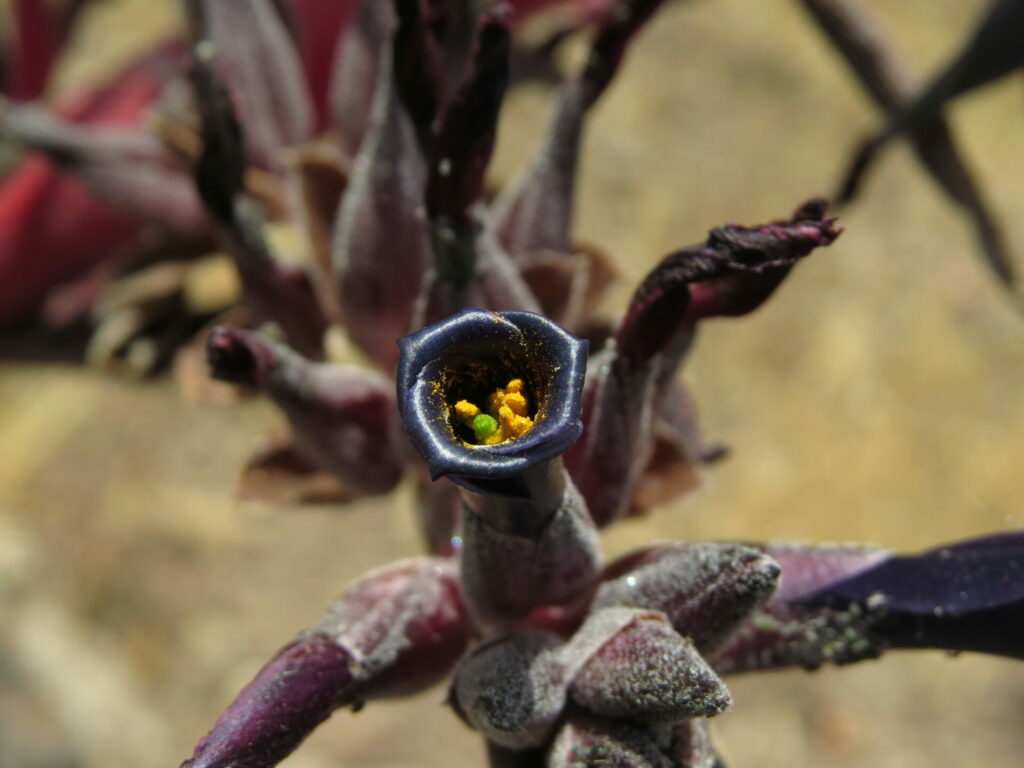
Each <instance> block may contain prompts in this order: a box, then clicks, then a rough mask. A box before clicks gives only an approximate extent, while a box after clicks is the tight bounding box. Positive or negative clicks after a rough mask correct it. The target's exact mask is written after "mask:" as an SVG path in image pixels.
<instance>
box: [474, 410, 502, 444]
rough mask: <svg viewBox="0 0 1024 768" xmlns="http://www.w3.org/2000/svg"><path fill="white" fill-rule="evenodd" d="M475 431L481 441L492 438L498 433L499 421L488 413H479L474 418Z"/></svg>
mask: <svg viewBox="0 0 1024 768" xmlns="http://www.w3.org/2000/svg"><path fill="white" fill-rule="evenodd" d="M473 431H474V432H476V436H477V438H478V439H480V440H483V439H484V438H487V437H490V436H491V435H493V434H494V433H495V432H497V431H498V420H497V419H496V418H494V417H493V416H488V415H487V414H486V413H478V414H477V415H476V416H474V417H473Z"/></svg>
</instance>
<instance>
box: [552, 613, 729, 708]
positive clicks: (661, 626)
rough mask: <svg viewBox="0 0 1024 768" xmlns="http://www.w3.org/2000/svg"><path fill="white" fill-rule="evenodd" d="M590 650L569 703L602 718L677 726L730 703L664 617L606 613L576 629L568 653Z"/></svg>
mask: <svg viewBox="0 0 1024 768" xmlns="http://www.w3.org/2000/svg"><path fill="white" fill-rule="evenodd" d="M595 640H596V641H598V642H600V643H601V644H600V645H599V646H598V647H597V648H596V649H594V650H593V652H592V653H591V654H590V655H589V657H588V658H587V659H586V661H585V663H584V664H583V665H582V667H581V668H580V669H579V671H578V672H577V673H576V674H575V676H574V677H573V678H572V683H571V684H570V687H569V694H570V696H571V697H572V699H573V700H574V701H575V702H577V703H578V704H580V705H581V706H583V707H585V708H586V709H588V710H590V711H591V712H593V713H595V714H597V715H601V716H603V717H609V718H615V719H626V720H632V721H636V722H642V723H652V724H653V723H675V722H679V721H681V720H686V719H690V718H694V717H712V716H714V715H717V714H720V713H721V712H723V711H725V709H726V708H727V707H728V706H729V705H730V704H731V703H732V699H731V697H730V696H729V692H728V691H727V690H726V688H725V684H724V683H722V681H721V680H719V679H718V676H717V675H715V673H714V672H713V671H712V670H711V668H710V667H709V666H708V664H707V662H705V661H704V659H703V658H701V655H700V654H699V653H698V652H697V650H696V649H695V648H694V647H693V644H692V643H691V642H690V641H689V640H687V639H685V638H683V637H681V636H680V635H679V634H678V633H677V632H676V631H675V630H673V629H672V626H671V624H669V622H668V619H667V618H666V617H665V615H664V614H663V613H660V612H656V611H640V610H634V609H630V608H605V609H603V610H599V611H597V612H596V613H595V614H593V615H592V616H591V617H590V618H589V619H587V621H586V622H585V623H584V624H583V626H582V627H581V628H580V629H579V631H578V632H577V633H576V635H575V636H574V637H573V639H572V641H570V643H569V644H567V646H566V652H567V653H569V654H574V653H575V652H576V649H577V648H579V649H581V650H582V649H584V648H587V647H588V646H593V645H595V644H596V643H595Z"/></svg>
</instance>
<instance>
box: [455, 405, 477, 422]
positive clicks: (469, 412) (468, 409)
mask: <svg viewBox="0 0 1024 768" xmlns="http://www.w3.org/2000/svg"><path fill="white" fill-rule="evenodd" d="M479 413H480V409H479V408H477V407H476V406H475V405H473V404H472V403H471V402H469V400H459V402H457V403H456V404H455V414H456V415H457V416H458V417H459V419H460V420H461V421H469V420H471V419H473V417H475V416H476V415H478V414H479Z"/></svg>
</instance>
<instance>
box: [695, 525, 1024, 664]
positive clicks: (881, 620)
mask: <svg viewBox="0 0 1024 768" xmlns="http://www.w3.org/2000/svg"><path fill="white" fill-rule="evenodd" d="M766 551H767V552H768V553H769V554H770V555H771V556H772V557H773V558H774V559H776V560H777V561H778V562H779V563H780V565H781V566H782V570H783V582H782V583H783V586H782V588H781V589H780V590H779V593H778V594H777V595H776V596H775V597H774V598H773V599H772V600H770V601H769V602H768V603H767V604H766V605H765V606H764V607H763V608H762V609H761V610H760V611H759V612H758V613H757V614H755V616H754V617H753V618H752V619H751V621H750V622H748V623H747V624H745V625H744V626H742V627H741V628H740V629H739V630H738V631H737V632H736V634H735V635H734V636H733V638H732V639H731V640H730V641H729V642H728V643H727V644H726V645H725V646H724V647H723V648H722V650H721V651H720V652H719V653H718V654H717V655H716V656H715V657H714V659H713V661H714V666H715V668H716V669H718V670H719V671H722V672H743V671H749V670H756V669H771V668H777V667H789V666H802V667H805V668H809V669H813V668H815V667H817V666H819V665H821V664H822V663H824V662H829V661H831V662H834V663H837V664H843V663H849V662H854V661H860V660H862V659H867V658H874V657H876V656H878V655H880V654H881V653H882V652H883V651H885V650H888V649H891V648H941V649H945V650H949V651H976V652H980V653H992V654H997V655H1001V656H1009V657H1013V658H1024V631H1022V627H1024V533H1022V532H1020V531H1017V532H1010V533H1001V534H994V535H992V536H986V537H982V538H979V539H973V540H970V541H965V542H960V543H955V544H950V545H946V546H942V547H937V548H935V549H931V550H928V551H926V552H924V553H922V554H920V555H894V554H892V553H891V552H888V551H886V550H882V549H869V548H863V549H854V548H848V547H847V548H843V547H810V546H808V547H767V548H766Z"/></svg>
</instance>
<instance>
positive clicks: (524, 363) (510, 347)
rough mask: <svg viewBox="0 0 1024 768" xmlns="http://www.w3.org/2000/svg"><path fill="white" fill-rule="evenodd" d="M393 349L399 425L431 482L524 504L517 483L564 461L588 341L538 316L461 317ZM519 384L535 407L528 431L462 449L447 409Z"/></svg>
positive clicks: (576, 427) (575, 429)
mask: <svg viewBox="0 0 1024 768" xmlns="http://www.w3.org/2000/svg"><path fill="white" fill-rule="evenodd" d="M398 346H399V349H400V359H399V365H398V405H399V409H400V410H401V413H402V420H403V423H404V425H405V428H406V430H407V431H408V433H409V436H410V437H411V438H412V442H413V444H414V445H415V446H416V449H417V450H418V451H419V453H420V455H421V456H422V457H423V458H424V460H425V461H426V462H427V465H428V466H429V468H430V474H431V477H433V478H435V479H436V478H439V477H449V478H450V479H452V480H453V481H455V482H456V483H458V484H459V485H461V486H463V487H464V488H467V489H469V490H471V491H475V492H479V493H502V494H507V495H512V496H520V497H522V496H523V495H525V494H526V489H525V487H523V485H522V484H521V483H520V482H517V481H518V480H519V479H520V478H521V476H522V474H523V473H524V472H526V471H527V470H528V469H531V468H533V467H536V466H537V465H540V464H543V463H545V462H548V461H550V460H551V459H553V458H555V457H556V456H558V455H560V454H561V453H563V452H564V451H565V450H566V449H567V448H568V447H569V446H570V445H572V444H573V442H575V440H576V438H578V437H579V435H580V432H581V431H582V429H583V425H582V423H581V422H580V393H581V390H582V388H583V376H584V368H585V365H586V356H587V342H586V341H582V340H580V339H577V338H575V337H573V336H570V335H569V334H568V333H566V332H565V331H564V330H562V329H561V328H560V327H558V326H557V325H555V324H554V323H552V322H551V321H549V320H546V319H545V318H543V317H541V316H540V315H534V314H531V313H528V312H504V313H500V314H498V313H493V312H482V311H479V310H466V311H464V312H461V313H459V314H458V315H455V316H454V317H451V318H449V319H448V320H446V321H444V322H443V323H439V324H438V325H434V326H431V327H429V328H425V329H424V330H422V331H419V332H417V333H414V334H412V335H411V336H407V337H406V338H404V339H400V340H399V342H398ZM515 378H520V379H523V381H524V382H525V386H526V392H527V395H528V398H529V399H530V400H531V402H533V403H534V404H535V405H534V406H533V407H534V410H535V412H536V424H535V426H534V427H533V429H531V430H530V431H529V432H527V433H526V434H525V435H523V436H522V437H519V438H517V439H515V440H508V441H506V442H503V443H498V444H496V445H469V444H467V443H466V442H465V441H464V440H463V439H462V437H460V435H459V431H458V426H457V425H456V423H455V421H454V419H453V418H452V416H451V409H452V406H453V405H455V403H456V402H457V401H459V400H461V399H468V400H470V401H475V402H478V401H481V400H483V399H484V398H485V397H486V396H487V395H488V394H489V393H490V392H492V391H493V390H494V389H495V388H496V387H500V386H504V385H505V384H506V383H507V382H508V381H510V380H511V379H515Z"/></svg>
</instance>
